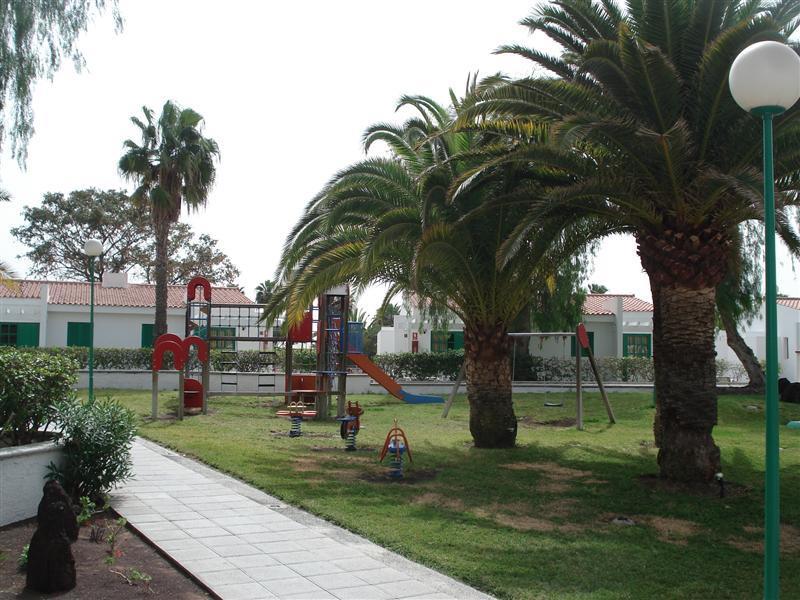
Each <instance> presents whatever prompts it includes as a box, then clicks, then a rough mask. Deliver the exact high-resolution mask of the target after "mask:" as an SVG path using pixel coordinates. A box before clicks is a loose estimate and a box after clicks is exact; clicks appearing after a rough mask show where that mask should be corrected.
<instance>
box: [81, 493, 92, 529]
mask: <svg viewBox="0 0 800 600" xmlns="http://www.w3.org/2000/svg"><path fill="white" fill-rule="evenodd" d="M80 503H81V512H80V514H79V515H78V525H83V524H84V523H86V521H88V520H89V519H91V518H92V515H93V514H94V511H95V509H96V508H97V504H95V503H94V502H92V501H91V500H90V499H89V497H88V496H81V497H80Z"/></svg>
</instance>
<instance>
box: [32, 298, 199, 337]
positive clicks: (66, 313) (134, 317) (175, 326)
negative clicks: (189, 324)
mask: <svg viewBox="0 0 800 600" xmlns="http://www.w3.org/2000/svg"><path fill="white" fill-rule="evenodd" d="M154 320H155V314H154V310H153V309H147V308H140V309H137V308H123V307H116V306H115V307H108V306H100V307H97V306H96V307H95V309H94V344H95V347H96V348H141V345H142V325H143V324H146V323H153V322H154ZM69 322H82V323H88V322H89V308H88V307H86V306H64V305H51V306H50V310H49V312H48V315H47V342H46V345H47V346H56V347H62V346H66V345H67V323H69ZM167 330H168V331H169V332H170V333H174V334H176V335H179V336H181V337H183V336H184V334H185V333H186V329H185V312H184V311H183V310H182V309H171V310H168V311H167Z"/></svg>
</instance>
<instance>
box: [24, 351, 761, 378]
mask: <svg viewBox="0 0 800 600" xmlns="http://www.w3.org/2000/svg"><path fill="white" fill-rule="evenodd" d="M17 351H18V352H20V353H43V354H48V355H56V356H66V357H68V358H70V359H72V360H74V361H76V362H77V363H78V364H79V365H80V368H83V369H85V368H86V367H87V366H88V360H89V352H88V349H87V348H77V347H70V348H18V349H17ZM284 352H285V351H284V349H283V348H278V349H277V350H276V357H275V360H276V370H277V371H283V364H284V356H285V354H284ZM151 356H152V350H151V349H150V348H96V349H95V351H94V365H95V369H98V370H114V369H121V370H139V369H140V370H149V369H150V360H151ZM226 360H229V359H227V358H226ZM259 360H261V356H260V355H259V352H258V351H257V350H242V351H240V352H238V353H237V355H236V364H235V365H227V364H225V365H223V355H222V353H221V352H220V351H219V350H212V351H211V370H212V371H231V370H236V371H239V372H241V373H254V372H257V371H259V370H263V369H260V368H259ZM373 360H374V361H375V363H376V364H377V365H378V366H379V367H381V368H382V369H383V370H384V371H386V372H387V373H388V374H389V375H390V376H391V377H393V378H395V379H405V380H413V381H426V380H427V381H454V380H455V379H456V377H457V376H458V372H459V370H460V369H461V365H462V363H463V362H464V351H463V350H448V351H447V352H437V353H427V352H422V353H411V352H403V353H397V354H379V355H377V356H375V357H374V358H373ZM597 364H598V366H599V368H600V374H601V376H602V378H603V381H612V382H629V383H650V382H652V381H653V360H652V359H651V358H639V357H624V358H616V357H606V358H598V359H597ZM171 365H172V357H171V355H167V356H166V357H165V368H171ZM191 368H192V369H197V368H199V365H197V364H196V363H192V364H191ZM315 368H316V353H315V351H314V350H310V349H301V348H296V349H295V350H294V352H293V354H292V369H293V370H294V371H295V372H298V373H301V372H311V371H314V370H315ZM717 376H718V377H728V378H729V379H730V380H731V381H743V380H746V375H745V373H744V369H743V368H742V367H741V366H740V365H739V364H738V363H736V364H734V363H730V362H727V361H725V360H718V361H717ZM583 378H584V380H585V381H594V375H593V373H592V371H591V368H590V366H589V360H588V359H583ZM514 379H515V380H516V381H553V382H572V381H575V359H574V358H566V359H565V358H543V357H541V356H525V355H522V356H520V355H517V356H516V360H515V363H514Z"/></svg>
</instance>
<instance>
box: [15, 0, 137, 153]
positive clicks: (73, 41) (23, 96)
mask: <svg viewBox="0 0 800 600" xmlns="http://www.w3.org/2000/svg"><path fill="white" fill-rule="evenodd" d="M106 6H111V11H112V14H113V18H114V22H115V25H116V27H117V30H118V31H119V30H121V29H122V18H121V17H120V14H119V11H118V9H117V0H110V1H106V0H93V1H85V0H63V1H61V2H52V1H49V0H6V1H5V2H3V4H2V8H0V24H2V34H0V107H2V108H0V111H1V112H0V115H1V116H2V120H3V121H4V122H6V123H8V124H10V127H9V128H6V127H3V126H2V124H0V146H2V145H3V143H4V142H6V140H7V139H9V138H10V141H11V154H12V156H13V157H14V158H16V159H17V160H19V161H20V162H21V163H24V162H25V158H26V150H27V145H28V141H29V140H30V138H31V136H32V135H33V109H32V107H31V98H32V87H33V86H34V84H35V83H36V82H37V81H39V80H41V79H42V78H48V79H52V77H53V75H54V74H55V73H56V71H58V69H59V68H60V67H61V63H62V61H63V60H64V59H69V60H71V61H72V63H73V64H74V65H75V67H76V69H78V70H80V68H81V67H82V66H83V63H84V59H83V55H82V54H81V52H80V51H79V50H78V49H77V41H78V38H79V36H80V34H81V33H83V32H84V31H86V30H87V29H88V26H89V23H90V22H91V21H92V19H93V18H94V16H95V14H100V13H102V12H103V11H104V10H105V9H106Z"/></svg>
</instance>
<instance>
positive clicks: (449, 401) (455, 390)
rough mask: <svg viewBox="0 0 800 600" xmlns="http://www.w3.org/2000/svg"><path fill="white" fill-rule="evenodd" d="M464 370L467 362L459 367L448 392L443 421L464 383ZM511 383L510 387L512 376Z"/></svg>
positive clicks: (512, 379)
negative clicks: (454, 380) (451, 387)
mask: <svg viewBox="0 0 800 600" xmlns="http://www.w3.org/2000/svg"><path fill="white" fill-rule="evenodd" d="M466 370H467V362H466V361H464V362H463V363H462V365H461V370H460V371H459V372H458V377H457V378H456V382H455V384H453V389H452V390H451V391H450V397H449V398H448V399H447V402H445V405H444V410H443V411H442V418H443V419H446V418H447V415H448V413H449V412H450V407H451V406H453V400H455V399H456V394H457V393H458V388H460V387H461V382H462V381H464V374H465V373H466ZM511 381H512V384H511V385H512V386H513V385H514V384H513V381H514V378H513V376H512V378H511ZM511 391H512V394H513V391H514V390H513V389H512V390H511Z"/></svg>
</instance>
